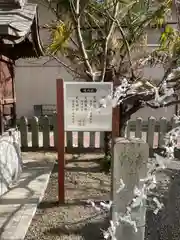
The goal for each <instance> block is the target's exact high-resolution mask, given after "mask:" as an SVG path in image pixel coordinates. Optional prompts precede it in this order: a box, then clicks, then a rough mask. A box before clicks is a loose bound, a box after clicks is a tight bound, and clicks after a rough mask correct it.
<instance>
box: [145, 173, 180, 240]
mask: <svg viewBox="0 0 180 240" xmlns="http://www.w3.org/2000/svg"><path fill="white" fill-rule="evenodd" d="M164 173H165V174H166V177H167V179H168V178H169V181H170V183H169V184H168V188H167V189H163V187H162V186H161V184H159V187H158V189H157V192H158V194H160V195H161V196H160V198H161V200H162V202H163V203H164V208H163V209H162V211H160V212H159V213H158V214H157V215H155V214H153V211H152V210H148V211H147V216H146V219H147V224H146V240H179V239H180V170H171V169H167V170H165V171H164Z"/></svg>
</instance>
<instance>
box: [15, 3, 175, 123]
mask: <svg viewBox="0 0 180 240" xmlns="http://www.w3.org/2000/svg"><path fill="white" fill-rule="evenodd" d="M34 1H36V2H38V0H34ZM39 1H40V0H39ZM31 2H33V1H31ZM41 2H42V1H41ZM39 15H40V26H43V25H44V24H47V23H49V22H50V21H51V20H53V19H54V16H53V14H52V13H51V12H50V11H49V10H47V8H46V7H45V6H42V5H41V4H39ZM40 34H41V39H42V42H43V43H44V44H45V45H47V43H48V41H49V40H48V38H49V33H48V32H47V30H45V29H41V30H40ZM155 35H156V34H155V32H154V33H153V34H152V35H151V34H150V38H149V41H150V43H151V44H155V43H156V40H157V38H156V37H155ZM151 41H152V42H151ZM48 59H49V58H48V57H42V58H40V59H20V60H18V61H17V62H16V68H15V86H16V98H17V117H18V118H19V117H20V116H23V115H24V116H28V117H30V116H33V115H34V111H33V105H39V104H56V79H57V78H59V77H61V78H63V79H64V80H65V81H72V80H73V78H72V76H71V75H70V74H69V73H68V72H67V71H66V70H65V69H64V68H63V67H62V66H60V64H59V63H57V62H56V61H55V60H51V61H48ZM145 74H146V75H147V76H148V77H151V78H155V79H160V78H161V77H162V75H163V69H162V68H161V67H156V68H153V69H149V68H146V69H145ZM173 113H174V107H171V108H168V110H166V111H165V109H158V110H152V109H147V108H145V109H142V110H140V111H138V112H137V113H136V114H134V115H133V119H134V118H136V117H139V116H140V117H143V118H146V119H147V118H148V117H149V116H151V115H153V116H155V117H157V118H160V117H161V116H165V117H168V118H171V116H172V114H173Z"/></svg>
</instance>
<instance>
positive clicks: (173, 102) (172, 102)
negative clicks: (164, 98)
mask: <svg viewBox="0 0 180 240" xmlns="http://www.w3.org/2000/svg"><path fill="white" fill-rule="evenodd" d="M176 104H180V100H175V101H171V102H168V103H164V104H159V105H153V104H151V103H149V102H147V103H146V105H147V106H148V107H151V108H154V109H157V108H163V107H169V106H172V105H176Z"/></svg>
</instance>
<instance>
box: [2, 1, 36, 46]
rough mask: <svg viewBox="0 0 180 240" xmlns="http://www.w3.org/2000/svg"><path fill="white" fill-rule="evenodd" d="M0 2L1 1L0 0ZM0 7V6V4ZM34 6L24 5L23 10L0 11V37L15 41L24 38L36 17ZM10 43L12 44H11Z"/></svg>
mask: <svg viewBox="0 0 180 240" xmlns="http://www.w3.org/2000/svg"><path fill="white" fill-rule="evenodd" d="M0 1H2V0H0ZM0 5H1V4H0ZM36 8H37V5H36V4H25V5H24V7H23V8H18V9H4V10H2V9H1V10H0V36H3V38H4V39H6V36H7V39H10V37H12V41H13V42H14V41H15V42H14V43H16V41H17V40H18V39H19V38H21V37H24V36H25V35H26V34H27V33H28V32H29V31H30V28H31V25H32V22H33V20H34V18H35V16H36V11H37V10H36ZM13 42H12V43H13Z"/></svg>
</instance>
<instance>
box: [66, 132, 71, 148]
mask: <svg viewBox="0 0 180 240" xmlns="http://www.w3.org/2000/svg"><path fill="white" fill-rule="evenodd" d="M66 142H67V148H72V147H73V134H72V132H66Z"/></svg>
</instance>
